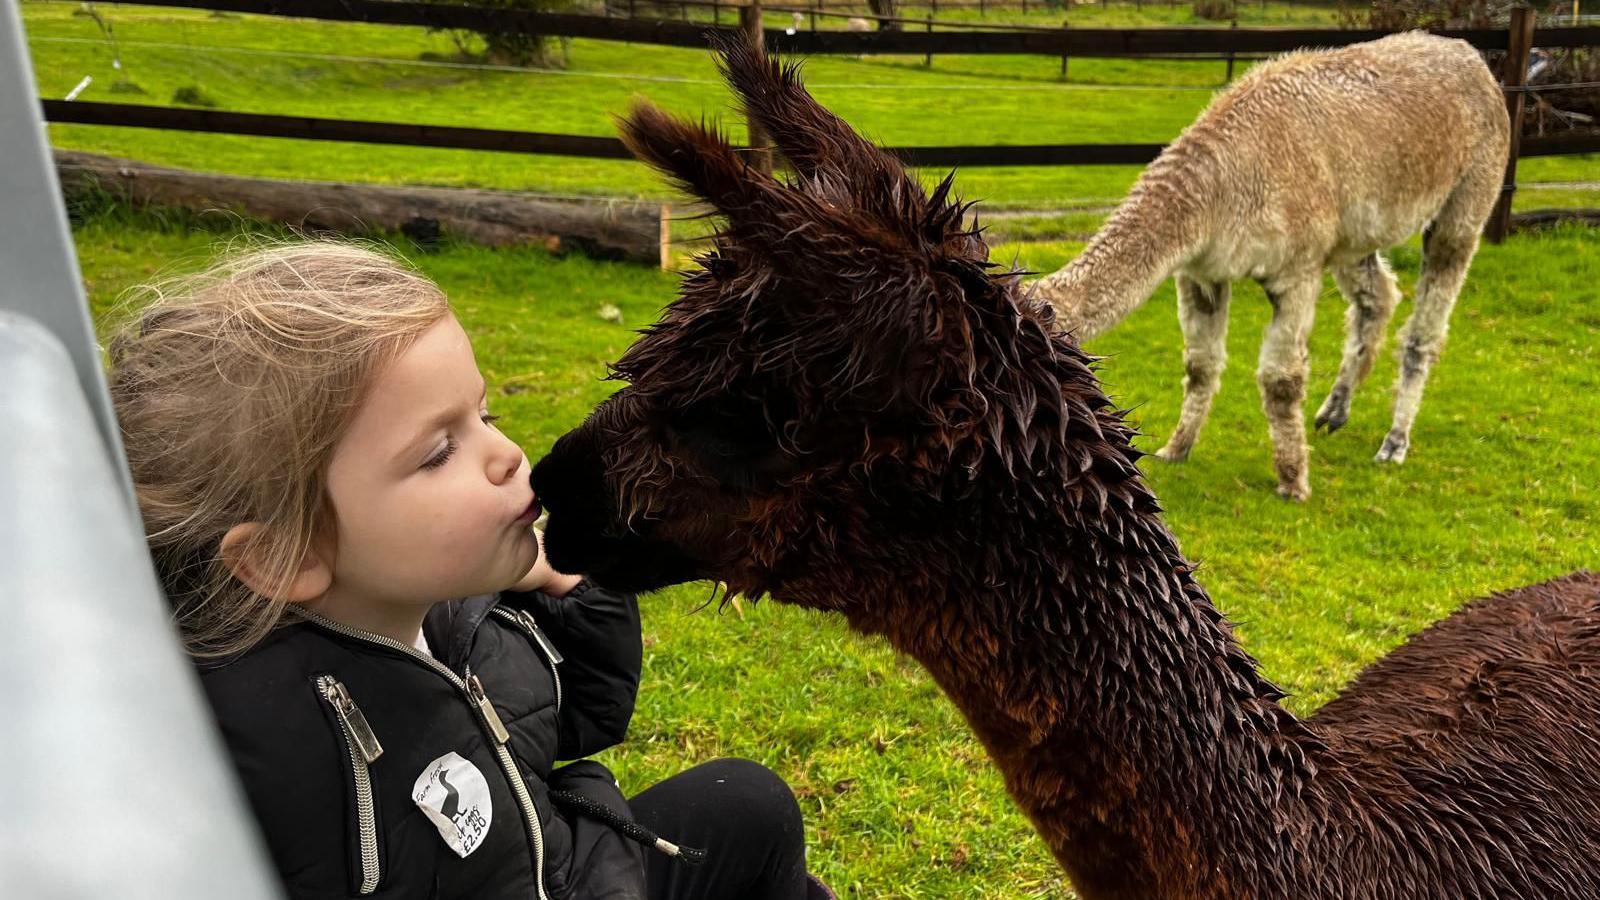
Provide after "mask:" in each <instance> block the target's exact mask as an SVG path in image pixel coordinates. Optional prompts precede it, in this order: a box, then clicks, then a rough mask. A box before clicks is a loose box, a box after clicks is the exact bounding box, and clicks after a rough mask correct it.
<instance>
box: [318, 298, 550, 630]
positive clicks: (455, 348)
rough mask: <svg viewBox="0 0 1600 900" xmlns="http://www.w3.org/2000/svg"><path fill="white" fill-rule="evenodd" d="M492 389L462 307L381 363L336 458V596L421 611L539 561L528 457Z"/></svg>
mask: <svg viewBox="0 0 1600 900" xmlns="http://www.w3.org/2000/svg"><path fill="white" fill-rule="evenodd" d="M486 399H487V395H486V391H485V386H484V382H483V376H482V375H480V374H479V373H478V365H477V361H476V360H475V359H474V357H473V355H472V344H471V343H470V342H469V341H468V339H467V334H466V332H465V331H463V330H462V329H461V325H460V323H458V322H457V321H456V320H455V317H454V316H446V317H445V318H444V319H442V320H441V321H439V322H438V323H437V324H435V325H433V326H432V327H431V328H429V329H428V330H427V331H424V332H423V333H422V334H421V336H419V337H418V338H417V339H416V341H415V342H414V343H412V344H411V346H410V347H408V348H407V349H406V350H405V352H404V353H402V354H400V356H398V357H397V358H396V359H395V360H394V362H393V363H392V364H391V365H390V366H389V367H388V368H386V369H384V370H382V371H381V372H380V374H379V376H378V379H377V381H376V382H375V383H374V384H373V385H372V388H371V392H370V393H369V395H368V396H367V398H366V400H365V402H364V403H363V404H362V406H361V408H360V409H359V410H358V411H357V412H356V415H355V417H354V418H353V419H352V420H351V422H350V427H349V430H348V431H347V432H346V433H345V435H344V437H343V438H342V439H341V440H340V442H339V444H338V446H337V447H335V448H334V453H333V459H332V463H331V465H330V467H329V470H328V492H329V495H330V497H331V499H332V503H333V509H334V513H335V517H336V519H337V522H336V525H337V529H336V532H335V542H334V547H333V548H332V560H331V561H332V564H333V565H332V569H333V581H332V586H331V587H330V589H329V592H328V597H327V599H328V600H330V601H333V602H334V603H335V604H337V605H338V606H340V607H348V605H349V604H352V603H355V604H357V605H358V606H361V607H366V611H367V613H368V615H374V616H377V617H382V616H384V614H385V611H388V612H392V613H398V614H400V615H404V614H405V611H410V612H411V613H412V614H414V615H415V614H418V610H419V608H421V609H424V610H425V609H426V607H427V606H429V605H431V604H433V603H437V602H439V601H441V600H449V599H454V598H457V597H466V596H470V595H473V594H483V593H490V592H493V591H499V590H503V589H505V588H507V587H510V586H511V585H512V584H514V583H515V582H516V581H517V580H518V579H520V578H521V577H522V576H523V575H524V574H526V573H527V572H528V570H529V569H530V568H532V567H533V564H534V562H535V561H536V560H537V559H538V556H539V544H538V541H537V539H536V538H535V536H534V534H533V531H532V525H533V519H534V517H535V516H536V514H537V512H538V507H537V505H536V504H535V503H534V497H533V489H532V488H531V487H530V486H529V484H528V459H527V457H526V456H524V455H523V453H522V450H521V449H520V448H518V447H517V445H516V444H514V443H512V442H511V440H510V439H508V438H507V437H506V436H505V435H503V434H501V433H500V430H499V429H498V428H496V427H495V426H494V425H493V424H492V423H493V417H492V416H490V415H489V413H488V408H487V406H486V405H485V402H486ZM364 618H365V617H364Z"/></svg>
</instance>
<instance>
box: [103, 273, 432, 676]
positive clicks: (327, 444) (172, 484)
mask: <svg viewBox="0 0 1600 900" xmlns="http://www.w3.org/2000/svg"><path fill="white" fill-rule="evenodd" d="M129 302H130V303H133V304H138V305H139V306H140V307H141V311H140V312H139V313H138V314H137V316H136V317H134V318H132V319H130V320H129V321H128V322H127V323H126V324H125V325H124V326H123V327H122V328H121V330H120V331H119V332H118V333H117V334H116V335H115V336H114V337H113V338H112V340H111V344H110V356H111V396H112V401H113V403H114V405H115V407H116V412H117V418H118V420H119V422H120V423H121V427H122V439H123V443H124V446H125V447H126V450H127V455H128V463H129V466H130V467H131V468H132V471H133V481H134V486H135V489H136V491H137V494H138V498H139V510H140V513H141V514H142V516H143V518H144V527H145V533H146V536H147V538H148V540H149V543H150V551H151V554H152V555H153V557H154V558H155V563H156V570H157V572H158V573H159V574H160V576H161V581H162V585H163V587H164V588H165V589H166V592H167V596H168V599H169V600H170V601H171V603H172V606H173V609H174V611H175V613H176V616H177V620H178V624H179V626H180V628H181V630H182V632H183V637H184V643H185V646H186V647H187V649H188V650H189V652H190V653H191V654H192V655H194V656H195V657H197V658H217V657H225V656H231V655H234V654H237V653H240V652H243V651H244V650H246V649H249V648H250V647H252V646H254V645H255V644H256V643H257V642H259V641H260V640H261V639H262V638H263V637H265V636H266V635H267V634H268V633H269V632H270V631H271V630H272V629H273V628H274V627H276V626H277V625H278V623H279V622H280V621H282V620H283V619H284V615H285V612H286V610H287V607H288V604H287V603H286V602H284V601H283V600H281V599H276V597H277V596H278V595H281V594H282V593H283V591H284V589H286V588H287V587H288V586H289V584H290V582H291V581H292V579H293V578H294V575H295V573H296V572H298V571H299V569H300V567H301V563H302V562H303V561H304V560H305V558H306V555H307V553H308V552H309V550H310V548H311V547H312V544H313V541H314V540H316V539H317V538H318V537H319V536H321V535H324V534H326V533H329V532H328V529H329V528H330V527H331V525H332V508H331V506H330V505H329V504H328V502H327V491H326V479H327V469H328V463H329V460H330V458H331V456H332V454H333V449H334V447H335V445H336V444H337V443H338V441H339V438H340V436H341V435H343V433H344V431H345V428H346V427H347V426H348V424H349V420H350V418H351V416H352V414H353V413H354V411H355V410H356V408H357V407H358V406H359V404H360V403H361V401H362V399H363V397H364V396H365V393H366V391H367V388H368V387H369V385H370V384H371V382H372V381H373V379H374V377H375V376H376V374H377V372H378V371H379V370H380V369H381V368H382V367H383V366H384V365H385V364H386V363H387V362H389V361H390V360H392V359H393V358H394V357H395V356H397V355H398V354H399V353H401V352H403V351H404V349H405V348H406V347H408V346H410V344H411V342H412V341H413V340H414V339H415V338H416V337H417V335H419V334H420V333H421V332H423V331H424V330H426V329H427V328H428V327H430V326H431V325H433V324H435V323H437V322H438V321H439V320H441V319H442V318H444V317H445V316H446V315H448V314H449V306H448V304H447V302H446V300H445V297H444V294H443V293H442V292H441V291H440V290H439V288H438V286H437V285H435V284H434V283H433V282H431V281H429V280H428V279H427V278H426V277H425V276H423V275H422V274H420V273H418V272H417V271H415V270H414V269H412V268H410V267H409V266H408V265H406V264H404V263H402V262H401V261H399V260H397V259H395V258H393V257H391V256H388V255H385V254H383V253H380V252H376V251H374V250H370V249H365V248H363V247H358V246H354V245H351V244H347V243H336V242H332V241H301V242H296V243H284V244H279V245H274V246H267V247H264V248H258V249H254V250H251V251H249V252H243V253H234V254H230V255H228V256H226V257H225V258H223V259H222V260H221V261H219V262H217V263H215V264H214V265H213V266H212V267H211V268H209V269H207V270H206V271H204V272H201V273H199V274H198V275H192V276H187V277H183V278H178V279H173V280H170V281H167V282H165V283H161V284H156V285H150V286H147V287H144V288H141V289H138V290H136V292H135V294H134V295H133V296H132V297H131V298H130V300H129ZM244 522H258V523H261V524H262V526H264V527H261V528H259V529H257V530H256V531H255V532H254V534H253V535H252V537H251V538H250V540H249V542H248V547H247V548H246V550H245V552H246V553H247V554H248V558H249V559H250V561H251V564H252V565H251V568H252V571H253V573H254V574H255V576H256V577H255V578H254V579H252V580H254V581H256V582H257V584H258V586H260V587H261V588H262V589H261V590H260V591H257V590H253V589H252V588H250V587H249V586H247V585H246V584H245V583H243V582H242V581H240V580H239V579H238V578H236V577H234V575H233V573H232V572H231V570H230V569H229V567H228V566H227V564H226V563H225V562H224V560H223V559H222V558H221V543H222V538H223V535H225V534H226V533H227V531H228V529H229V528H231V527H232V526H234V525H238V524H240V523H244Z"/></svg>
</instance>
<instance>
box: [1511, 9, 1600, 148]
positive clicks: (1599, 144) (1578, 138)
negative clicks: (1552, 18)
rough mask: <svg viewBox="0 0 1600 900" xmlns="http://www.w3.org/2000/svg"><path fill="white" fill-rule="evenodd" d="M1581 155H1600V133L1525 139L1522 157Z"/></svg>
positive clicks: (1581, 132)
mask: <svg viewBox="0 0 1600 900" xmlns="http://www.w3.org/2000/svg"><path fill="white" fill-rule="evenodd" d="M1539 33H1540V34H1543V33H1544V32H1542V31H1541V32H1539ZM1580 153H1600V131H1579V132H1567V133H1563V134H1546V135H1540V136H1539V137H1527V138H1523V139H1522V153H1521V154H1520V155H1521V156H1522V157H1523V158H1524V159H1526V158H1527V157H1530V156H1573V155H1576V154H1580Z"/></svg>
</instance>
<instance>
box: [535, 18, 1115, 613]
mask: <svg viewBox="0 0 1600 900" xmlns="http://www.w3.org/2000/svg"><path fill="white" fill-rule="evenodd" d="M723 61H724V67H725V70H726V73H727V75H728V78H729V80H730V82H731V83H732V85H733V86H734V88H735V89H736V90H737V92H738V93H739V95H740V96H741V97H742V99H743V102H744V105H745V110H746V113H747V115H749V116H750V117H751V119H752V120H754V121H756V122H758V123H759V124H760V125H761V126H762V127H763V128H764V129H765V130H766V131H767V133H768V134H770V135H772V137H773V140H774V141H775V143H776V144H777V146H778V148H779V149H780V150H781V151H782V152H783V154H784V156H785V157H786V158H787V159H788V160H789V161H790V163H791V164H792V166H793V167H794V169H795V176H794V177H793V179H792V180H791V181H787V182H785V181H779V180H776V179H774V178H773V177H772V176H770V175H766V174H762V173H761V172H759V171H757V170H755V169H753V168H751V167H750V166H748V165H747V164H746V162H745V158H744V157H742V156H741V155H740V154H739V153H738V152H736V151H735V150H734V149H733V148H732V147H730V146H729V145H728V144H727V143H726V142H725V141H724V140H723V139H722V138H721V137H720V136H719V135H718V134H716V133H715V132H714V131H709V130H707V129H706V128H705V127H704V126H703V125H696V124H692V123H688V122H684V121H681V120H678V119H674V118H672V117H669V116H667V115H666V114H664V113H662V112H661V111H660V110H658V109H656V108H655V107H653V106H649V105H641V106H639V107H638V108H636V109H635V110H634V111H633V112H632V113H631V114H630V115H629V116H628V117H627V118H626V119H625V120H624V121H623V122H622V124H621V130H622V134H623V138H624V140H625V141H626V143H627V144H628V146H629V147H630V148H631V149H632V151H633V152H634V153H635V154H636V155H637V156H638V157H639V158H640V159H642V160H644V161H646V162H648V163H650V164H652V165H654V166H656V167H657V168H659V169H661V170H662V171H664V172H666V173H667V174H669V175H671V176H672V177H674V178H675V179H676V180H677V181H679V182H680V183H681V184H683V185H684V186H685V187H686V188H687V189H688V190H690V191H691V192H693V193H694V194H696V195H698V196H700V197H702V198H704V199H705V200H706V201H709V202H710V203H711V204H712V205H713V206H714V207H715V208H716V209H717V211H718V212H719V213H720V214H721V215H722V216H723V217H724V218H725V220H726V225H725V227H724V228H723V229H722V230H721V232H720V233H719V234H718V236H717V238H716V240H715V243H714V246H713V249H712V250H710V251H709V252H707V253H705V254H704V255H702V256H701V257H700V258H699V260H698V262H699V264H700V268H699V270H698V271H696V272H694V273H693V274H691V275H689V276H688V277H686V278H685V279H684V281H683V284H682V287H681V290H680V293H679V295H678V297H677V298H676V299H675V300H674V301H673V302H672V303H671V304H670V305H669V306H668V307H667V308H666V310H665V311H664V313H663V314H662V317H661V319H660V321H658V322H657V323H656V324H654V325H652V326H651V327H649V328H647V329H645V330H644V332H643V333H642V335H641V336H640V337H639V339H638V341H637V342H636V343H635V344H634V345H633V346H632V347H631V348H630V349H629V350H628V351H627V352H626V353H625V354H624V355H623V357H622V359H621V360H619V361H618V362H617V363H616V365H615V373H614V377H616V378H618V379H620V380H623V381H626V382H627V386H626V387H624V388H622V389H621V390H620V391H618V392H617V393H616V394H615V395H613V396H612V397H611V398H610V399H609V400H607V401H606V402H605V403H603V404H602V405H601V406H600V407H599V408H598V409H596V410H595V411H594V413H593V414H592V415H591V416H590V417H589V418H588V419H587V420H586V421H585V422H584V423H583V425H582V426H580V427H579V428H577V429H575V430H574V431H572V432H571V433H569V434H567V435H565V436H563V437H562V438H561V439H560V440H559V441H557V442H556V445H555V447H554V448H553V449H552V450H551V452H550V454H549V456H547V457H546V458H545V459H544V460H542V461H541V462H540V463H539V464H538V466H536V467H535V470H534V474H533V480H534V487H535V489H536V490H537V492H538V494H539V497H540V499H541V501H542V502H543V504H544V505H545V507H546V508H547V509H549V510H550V521H549V526H548V529H547V532H546V539H545V542H546V547H547V549H548V552H549V554H550V561H551V563H552V564H553V565H554V566H556V567H557V568H559V569H563V570H566V571H575V572H577V571H581V572H588V573H590V574H591V575H592V576H593V577H595V578H596V580H598V581H600V582H601V583H604V584H609V585H612V586H615V587H619V588H628V589H634V590H648V589H654V588H658V587H662V586H665V585H668V584H673V583H677V582H682V581H688V580H695V579H712V580H718V581H724V582H727V583H728V585H729V587H730V589H732V590H736V591H742V592H744V593H747V594H750V595H752V596H759V595H761V594H763V593H768V592H771V593H774V594H775V595H776V596H777V597H778V598H779V599H785V600H791V601H795V602H800V603H804V604H807V605H812V606H818V607H826V608H833V609H840V610H843V611H849V609H848V608H847V604H849V603H851V602H855V601H854V600H852V598H851V597H850V596H847V595H849V594H854V593H856V592H850V591H839V590H837V587H838V586H839V583H838V582H835V583H834V584H833V585H831V588H833V589H825V588H823V587H820V586H814V587H815V589H812V590H806V589H801V588H799V587H797V585H799V584H801V583H802V582H805V581H806V580H807V579H808V578H810V577H811V576H810V575H808V573H815V572H817V571H822V570H828V569H832V570H834V571H843V570H848V571H849V572H850V573H851V576H850V577H852V578H870V577H872V575H873V574H874V573H878V574H881V575H884V576H885V577H888V576H890V574H891V572H893V571H894V570H896V569H899V570H904V569H905V568H906V567H908V566H910V567H915V566H917V565H919V564H920V563H925V562H928V561H929V560H927V559H921V560H919V559H916V558H906V557H908V556H913V555H916V554H927V553H930V552H932V553H934V554H937V552H938V551H937V548H936V546H935V544H936V543H937V542H935V543H932V544H930V543H924V544H922V545H920V546H919V545H918V544H917V542H918V540H919V538H928V539H929V540H932V539H933V538H934V537H935V536H936V534H938V533H944V532H948V530H949V529H951V528H957V529H959V528H960V527H961V526H960V523H953V522H952V521H951V517H952V516H953V515H959V513H957V512H956V510H958V509H959V507H960V502H961V500H962V499H963V498H974V497H979V496H980V495H984V493H985V491H987V490H989V489H990V488H996V489H998V490H1001V491H1002V492H1006V491H1014V490H1017V489H1019V486H1020V487H1022V488H1026V487H1027V486H1028V484H1029V483H1035V484H1034V489H1035V490H1059V489H1060V488H1061V486H1062V485H1063V484H1065V483H1068V482H1071V481H1072V480H1073V479H1072V477H1071V474H1070V473H1063V472H1062V471H1060V469H1059V465H1060V463H1059V459H1058V458H1059V457H1061V456H1062V454H1061V453H1060V452H1059V450H1060V449H1061V446H1062V443H1063V441H1066V440H1068V438H1069V432H1074V431H1078V430H1079V429H1076V428H1073V427H1069V426H1070V425H1071V424H1072V423H1070V422H1069V418H1072V419H1076V420H1077V424H1079V425H1083V426H1084V428H1087V429H1089V430H1090V431H1092V432H1093V435H1092V436H1093V437H1094V439H1097V440H1098V439H1101V438H1102V437H1103V435H1102V433H1101V429H1102V427H1103V426H1110V425H1114V424H1115V422H1114V419H1115V417H1114V415H1111V416H1109V418H1108V414H1106V413H1102V411H1101V410H1102V408H1103V407H1104V406H1105V405H1106V404H1105V401H1104V399H1103V397H1101V396H1100V395H1099V393H1098V390H1097V389H1095V388H1094V383H1093V376H1092V375H1091V374H1090V372H1089V369H1088V366H1087V360H1086V358H1085V357H1083V356H1082V354H1081V353H1079V352H1078V350H1077V348H1076V346H1075V345H1073V344H1072V343H1071V342H1070V341H1069V340H1067V339H1066V338H1064V337H1060V336H1058V335H1056V334H1055V333H1054V332H1053V330H1052V328H1051V324H1050V313H1049V308H1048V306H1046V305H1044V304H1033V303H1030V302H1028V301H1027V300H1026V299H1025V298H1023V297H1021V295H1020V293H1019V290H1018V275H1017V273H1014V272H996V271H993V264H992V263H990V262H989V261H988V248H987V247H986V246H985V245H984V243H983V241H982V240H981V239H980V237H979V235H978V233H977V231H976V230H975V229H966V228H965V227H964V226H963V224H962V219H963V213H964V212H965V210H966V207H965V206H964V205H962V204H960V203H957V202H954V201H953V200H951V199H950V196H949V191H950V181H949V179H946V180H945V181H944V182H943V183H941V184H940V185H939V186H938V188H937V189H936V190H935V191H934V192H933V193H932V194H931V195H929V194H928V193H927V192H925V191H924V190H923V188H922V187H921V185H919V184H918V182H917V181H916V180H915V179H914V178H913V177H912V176H911V175H909V174H908V173H907V172H906V171H905V170H904V169H903V167H902V166H901V164H900V163H899V161H898V160H897V159H895V158H894V157H893V156H891V155H889V154H887V153H885V152H883V151H882V150H880V149H879V148H877V147H876V146H874V145H873V144H871V143H869V142H867V141H865V140H863V139H862V138H861V137H860V136H858V135H857V134H856V133H855V132H854V131H852V130H851V129H850V127H849V126H848V125H846V124H845V123H844V122H843V121H841V120H840V119H838V118H837V117H835V116H834V115H832V114H831V113H829V112H828V111H827V110H825V109H823V108H822V107H821V106H819V105H818V104H817V103H816V102H815V101H814V100H813V99H812V98H811V97H810V96H809V95H808V94H807V93H806V91H805V90H804V89H803V88H802V87H801V85H800V84H799V82H798V80H797V78H796V71H795V69H793V68H785V67H783V66H781V65H779V64H778V63H777V62H776V61H774V60H771V59H768V58H767V57H765V56H763V55H761V54H758V53H755V52H753V51H751V50H749V49H746V48H745V47H742V46H731V47H727V48H725V49H724V51H723ZM1069 382H1071V383H1073V384H1077V385H1078V386H1079V388H1080V389H1081V390H1080V392H1079V395H1078V396H1079V399H1077V400H1073V401H1070V402H1068V401H1064V399H1063V398H1064V396H1065V397H1069V398H1070V397H1071V396H1072V395H1073V392H1072V390H1070V389H1069V387H1068V383H1069ZM1069 409H1075V410H1076V412H1077V415H1076V416H1069ZM1117 427H1120V426H1119V425H1118V426H1117ZM1121 458H1122V457H1119V459H1121ZM1126 458H1127V459H1130V460H1131V455H1130V456H1128V457H1126ZM1074 465H1077V464H1074ZM1089 465H1090V462H1089V461H1087V458H1086V457H1085V458H1082V463H1081V465H1077V468H1078V469H1079V470H1082V469H1085V468H1087V467H1088V466H1089ZM1042 466H1044V467H1051V468H1053V469H1054V471H1042V472H1041V471H1038V470H1039V469H1040V467H1042ZM1127 469H1128V471H1131V470H1132V467H1131V462H1130V463H1128V464H1127ZM996 473H1002V474H1001V476H1000V477H998V478H997V477H996ZM1002 499H1003V498H1001V497H1000V496H998V495H992V500H993V502H1002ZM896 554H899V556H898V557H897V556H896ZM934 562H937V560H934ZM856 583H857V584H860V582H859V581H858V582H856ZM791 588H792V589H791Z"/></svg>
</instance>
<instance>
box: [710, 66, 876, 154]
mask: <svg viewBox="0 0 1600 900" xmlns="http://www.w3.org/2000/svg"><path fill="white" fill-rule="evenodd" d="M713 42H714V44H715V46H716V48H717V50H718V51H719V53H720V56H721V59H720V60H719V65H720V66H721V68H722V72H723V75H724V76H725V77H726V78H727V79H728V82H729V83H730V84H731V85H732V87H733V89H734V91H735V92H736V93H737V94H738V95H739V96H740V98H741V99H742V101H743V104H744V111H745V115H746V116H747V117H749V118H750V119H752V120H754V121H755V122H756V123H757V124H759V125H760V126H761V128H762V130H764V131H765V132H766V133H767V134H769V135H771V136H772V140H773V142H774V143H776V144H777V145H778V149H779V150H781V151H783V155H784V156H785V157H786V158H787V159H788V160H789V162H790V164H791V165H793V166H794V168H795V170H796V171H798V172H799V173H800V174H801V175H802V176H805V177H807V178H817V177H819V176H820V177H826V176H830V175H831V176H834V177H837V178H841V179H847V178H853V179H860V178H862V177H863V176H867V175H876V176H878V177H879V178H883V177H892V178H906V177H907V176H906V174H905V168H904V166H903V165H902V164H901V162H900V160H899V158H897V157H895V156H894V155H893V154H890V153H888V152H886V151H884V150H883V149H882V148H880V147H878V145H876V144H874V143H873V142H871V141H869V140H867V139H866V138H864V137H862V136H861V135H860V134H858V133H856V130H855V129H854V128H851V127H850V126H849V125H848V124H846V123H845V121H844V120H843V119H841V118H839V117H838V116H836V115H834V114H833V113H831V112H829V111H828V110H827V109H826V108H824V107H823V106H822V104H820V103H818V102H817V101H816V100H815V99H814V98H812V96H811V94H810V93H809V92H807V91H806V89H805V87H804V86H803V85H802V84H801V83H800V77H799V75H800V65H799V64H798V63H795V64H792V65H787V66H786V65H784V64H783V63H782V62H781V61H780V60H779V59H778V58H777V57H776V56H769V55H767V54H765V53H761V52H758V51H757V50H756V49H755V48H754V47H752V46H751V45H750V44H749V42H748V41H746V40H744V39H743V36H742V35H722V36H717V37H714V38H713Z"/></svg>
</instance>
